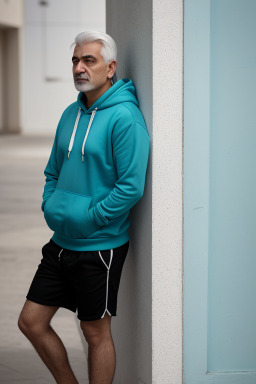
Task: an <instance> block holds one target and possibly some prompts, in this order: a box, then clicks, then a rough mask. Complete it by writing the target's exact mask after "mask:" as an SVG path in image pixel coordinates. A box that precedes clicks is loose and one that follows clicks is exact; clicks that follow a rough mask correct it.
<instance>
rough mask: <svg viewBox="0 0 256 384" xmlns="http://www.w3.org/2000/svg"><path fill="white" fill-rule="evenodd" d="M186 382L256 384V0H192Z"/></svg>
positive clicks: (188, 19)
mask: <svg viewBox="0 0 256 384" xmlns="http://www.w3.org/2000/svg"><path fill="white" fill-rule="evenodd" d="M184 23H185V26H184V29H185V31H184V384H208V383H218V384H226V383H230V384H231V383H232V384H251V383H256V113H255V112H256V96H255V93H256V1H255V0H185V18H184Z"/></svg>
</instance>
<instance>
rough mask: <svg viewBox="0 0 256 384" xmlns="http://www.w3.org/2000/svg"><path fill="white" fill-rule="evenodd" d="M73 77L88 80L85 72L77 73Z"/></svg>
mask: <svg viewBox="0 0 256 384" xmlns="http://www.w3.org/2000/svg"><path fill="white" fill-rule="evenodd" d="M74 79H75V80H76V79H86V80H89V76H88V75H86V74H85V73H78V74H76V75H75V76H74Z"/></svg>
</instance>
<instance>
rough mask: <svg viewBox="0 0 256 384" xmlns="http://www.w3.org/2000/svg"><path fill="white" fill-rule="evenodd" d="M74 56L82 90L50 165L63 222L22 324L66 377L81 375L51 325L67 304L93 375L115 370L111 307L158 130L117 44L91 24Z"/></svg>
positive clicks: (52, 202) (52, 214) (53, 213)
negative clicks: (149, 122)
mask: <svg viewBox="0 0 256 384" xmlns="http://www.w3.org/2000/svg"><path fill="white" fill-rule="evenodd" d="M74 44H75V48H74V54H73V58H72V62H73V77H74V84H75V87H76V89H77V90H78V91H79V94H78V99H77V101H76V102H75V103H73V104H71V105H70V106H69V107H68V108H67V109H66V110H65V111H64V113H63V115H62V117H61V119H60V122H59V124H58V127H57V130H56V135H55V139H54V143H53V147H52V151H51V155H50V158H49V161H48V163H47V166H46V168H45V171H44V174H45V176H46V182H45V187H44V193H43V202H42V206H41V208H42V211H44V217H45V220H46V222H47V224H48V226H49V227H50V228H51V229H52V230H53V231H54V234H53V236H52V238H51V239H50V241H49V242H48V243H47V244H45V245H44V246H43V248H42V254H43V258H42V260H41V264H40V265H39V267H38V270H37V272H36V274H35V277H34V279H33V281H32V284H31V287H30V289H29V292H28V295H27V300H26V302H25V305H24V307H23V309H22V312H21V314H20V318H19V322H18V324H19V327H20V329H21V331H22V332H23V333H24V334H25V336H26V337H27V338H28V339H29V340H30V341H31V343H32V344H33V346H34V347H35V349H36V350H37V352H38V354H39V355H40V357H41V358H42V360H43V361H44V363H45V364H46V365H47V367H48V368H49V370H50V371H51V373H52V375H53V376H54V378H55V380H56V382H57V383H59V384H73V383H74V384H75V383H78V381H77V379H76V378H75V376H74V373H73V371H72V369H71V367H70V365H69V362H68V357H67V352H66V350H65V347H64V345H63V343H62V341H61V340H60V338H59V337H58V335H57V334H56V333H55V331H54V330H53V329H52V327H51V326H50V321H51V319H52V317H53V316H54V314H55V313H56V311H57V310H58V308H59V307H64V308H67V309H70V310H71V311H73V312H76V311H77V312H78V315H77V316H78V319H79V320H80V324H81V328H82V330H83V333H84V336H85V339H86V341H87V342H88V370H89V380H90V381H89V382H90V384H110V383H112V381H113V377H114V372H115V349H114V344H113V340H112V336H111V316H116V304H117V294H118V288H119V282H120V277H121V272H122V267H123V264H124V261H125V257H126V254H127V251H128V244H129V237H128V232H127V229H128V227H129V218H128V216H129V211H130V209H131V207H132V206H134V205H135V204H136V203H137V202H138V201H139V199H140V198H141V197H142V195H143V190H144V184H145V174H146V168H147V161H148V153H149V136H148V132H147V128H146V125H145V122H144V119H143V116H142V114H141V112H140V110H139V108H138V102H137V99H136V96H135V88H134V86H133V83H132V81H131V80H129V79H122V80H119V81H117V82H115V83H114V81H113V77H114V75H115V71H116V65H117V61H116V45H115V42H114V40H113V39H112V38H111V37H110V36H109V35H107V34H102V33H98V32H82V33H80V34H79V35H77V37H76V38H75V43H74Z"/></svg>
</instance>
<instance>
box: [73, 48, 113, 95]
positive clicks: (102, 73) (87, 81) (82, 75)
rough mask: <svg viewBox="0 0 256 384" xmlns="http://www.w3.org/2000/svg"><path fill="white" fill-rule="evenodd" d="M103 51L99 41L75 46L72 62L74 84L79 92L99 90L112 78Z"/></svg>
mask: <svg viewBox="0 0 256 384" xmlns="http://www.w3.org/2000/svg"><path fill="white" fill-rule="evenodd" d="M101 49H102V44H101V43H99V42H97V41H95V42H93V43H84V44H82V45H76V46H75V49H74V55H73V57H72V62H73V77H74V84H75V87H76V89H77V90H78V91H80V92H88V91H92V90H97V89H99V88H101V87H102V86H104V85H105V84H106V82H107V81H108V79H109V78H111V76H110V75H109V65H108V64H107V65H106V63H105V61H104V59H103V57H102V55H101V53H100V51H101Z"/></svg>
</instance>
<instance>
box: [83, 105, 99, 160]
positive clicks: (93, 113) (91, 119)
mask: <svg viewBox="0 0 256 384" xmlns="http://www.w3.org/2000/svg"><path fill="white" fill-rule="evenodd" d="M97 109H98V108H95V109H94V110H93V112H92V115H91V118H90V121H89V124H88V127H87V130H86V134H85V137H84V141H83V145H82V162H83V161H84V146H85V143H86V140H87V137H88V135H89V132H90V128H91V125H92V122H93V119H94V116H95V113H96V112H97Z"/></svg>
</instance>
